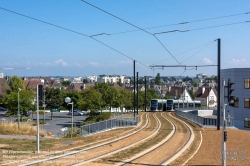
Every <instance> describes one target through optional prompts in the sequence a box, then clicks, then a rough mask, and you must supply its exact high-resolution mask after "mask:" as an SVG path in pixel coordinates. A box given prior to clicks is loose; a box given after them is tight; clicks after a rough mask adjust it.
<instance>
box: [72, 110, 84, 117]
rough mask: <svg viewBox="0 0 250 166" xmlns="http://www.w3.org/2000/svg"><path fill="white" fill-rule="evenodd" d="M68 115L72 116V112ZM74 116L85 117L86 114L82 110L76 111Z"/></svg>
mask: <svg viewBox="0 0 250 166" xmlns="http://www.w3.org/2000/svg"><path fill="white" fill-rule="evenodd" d="M68 115H72V111H69V113H68ZM73 115H74V116H83V115H85V112H83V111H81V110H74V111H73Z"/></svg>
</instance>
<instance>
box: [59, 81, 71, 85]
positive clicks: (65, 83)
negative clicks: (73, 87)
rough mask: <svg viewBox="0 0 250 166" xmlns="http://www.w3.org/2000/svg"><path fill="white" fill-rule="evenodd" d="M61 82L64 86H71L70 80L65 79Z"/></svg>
mask: <svg viewBox="0 0 250 166" xmlns="http://www.w3.org/2000/svg"><path fill="white" fill-rule="evenodd" d="M61 84H62V86H69V85H70V81H63V82H62V83H61Z"/></svg>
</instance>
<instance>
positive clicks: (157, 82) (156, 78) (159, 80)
mask: <svg viewBox="0 0 250 166" xmlns="http://www.w3.org/2000/svg"><path fill="white" fill-rule="evenodd" d="M155 84H156V85H161V76H160V73H157V75H156V77H155Z"/></svg>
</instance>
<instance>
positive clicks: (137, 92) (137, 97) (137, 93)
mask: <svg viewBox="0 0 250 166" xmlns="http://www.w3.org/2000/svg"><path fill="white" fill-rule="evenodd" d="M138 77H139V76H138V72H137V73H136V111H137V115H138V105H139V100H138V99H139V90H138V89H139V87H138Z"/></svg>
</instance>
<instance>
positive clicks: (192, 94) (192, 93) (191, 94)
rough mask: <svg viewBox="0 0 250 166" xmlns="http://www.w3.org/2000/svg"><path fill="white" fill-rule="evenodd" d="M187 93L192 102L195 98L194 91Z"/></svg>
mask: <svg viewBox="0 0 250 166" xmlns="http://www.w3.org/2000/svg"><path fill="white" fill-rule="evenodd" d="M188 93H189V94H190V96H191V98H192V100H194V98H195V96H194V91H193V90H188Z"/></svg>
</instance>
